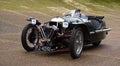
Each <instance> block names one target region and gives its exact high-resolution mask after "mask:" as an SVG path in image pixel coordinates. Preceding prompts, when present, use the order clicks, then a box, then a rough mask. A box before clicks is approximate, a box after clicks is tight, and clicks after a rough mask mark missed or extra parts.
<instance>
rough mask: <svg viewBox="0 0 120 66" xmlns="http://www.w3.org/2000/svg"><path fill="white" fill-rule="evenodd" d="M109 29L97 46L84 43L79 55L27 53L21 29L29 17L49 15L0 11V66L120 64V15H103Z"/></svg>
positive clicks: (96, 65)
mask: <svg viewBox="0 0 120 66" xmlns="http://www.w3.org/2000/svg"><path fill="white" fill-rule="evenodd" d="M103 15H105V17H106V18H105V21H106V23H107V25H108V26H109V27H110V28H112V31H110V32H109V34H108V35H107V37H106V39H104V40H103V41H102V43H101V45H100V46H99V47H96V48H94V47H92V46H86V47H85V48H84V50H83V53H82V55H81V57H80V58H78V59H75V60H73V59H72V58H71V57H70V54H69V52H61V53H52V54H46V53H40V52H39V51H34V52H26V51H25V50H24V49H23V47H22V45H21V32H22V29H23V27H24V26H25V25H26V24H28V23H29V22H26V21H25V19H26V18H28V17H30V16H32V17H36V18H38V19H39V20H40V21H45V20H48V19H50V18H51V16H50V15H46V14H43V13H40V12H30V11H27V12H26V11H19V12H17V11H0V66H120V17H118V16H120V14H116V13H113V14H103Z"/></svg>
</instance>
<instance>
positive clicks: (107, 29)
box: [90, 28, 111, 34]
mask: <svg viewBox="0 0 120 66" xmlns="http://www.w3.org/2000/svg"><path fill="white" fill-rule="evenodd" d="M110 30H111V28H106V29H100V30H96V31H95V32H94V31H91V32H90V34H94V33H98V32H105V31H110Z"/></svg>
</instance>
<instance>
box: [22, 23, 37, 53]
mask: <svg viewBox="0 0 120 66" xmlns="http://www.w3.org/2000/svg"><path fill="white" fill-rule="evenodd" d="M31 28H32V32H30V34H28V31H29V30H30V29H31ZM27 34H28V37H27ZM35 35H36V36H38V35H37V33H35V32H34V31H33V25H32V24H28V25H26V26H25V27H24V29H23V31H22V35H21V42H22V46H23V48H24V49H25V50H26V51H33V50H35V46H34V43H33V42H34V41H35V40H36V39H37V40H36V42H38V37H37V38H36V36H35ZM34 36H35V37H34Z"/></svg>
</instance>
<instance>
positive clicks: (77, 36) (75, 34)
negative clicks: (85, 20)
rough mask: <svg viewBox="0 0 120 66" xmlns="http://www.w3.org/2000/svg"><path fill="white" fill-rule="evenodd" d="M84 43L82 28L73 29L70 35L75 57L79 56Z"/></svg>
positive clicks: (73, 56) (72, 53) (71, 51)
mask: <svg viewBox="0 0 120 66" xmlns="http://www.w3.org/2000/svg"><path fill="white" fill-rule="evenodd" d="M83 44H84V36H83V32H82V29H80V28H77V29H73V30H72V34H71V37H70V53H71V57H72V58H73V59H76V58H79V57H80V55H81V53H82V49H83Z"/></svg>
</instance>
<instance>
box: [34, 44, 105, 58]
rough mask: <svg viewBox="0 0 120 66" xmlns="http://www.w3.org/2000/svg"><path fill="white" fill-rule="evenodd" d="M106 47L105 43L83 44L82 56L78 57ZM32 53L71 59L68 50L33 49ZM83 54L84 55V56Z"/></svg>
mask: <svg viewBox="0 0 120 66" xmlns="http://www.w3.org/2000/svg"><path fill="white" fill-rule="evenodd" d="M104 48H106V44H100V45H99V46H97V47H94V46H92V45H85V46H84V48H83V54H82V55H81V56H82V57H81V58H80V59H84V58H85V57H87V56H86V54H85V53H86V52H88V51H89V52H90V53H91V52H93V51H99V50H102V49H104ZM32 54H35V55H37V56H40V57H41V56H42V57H47V58H48V57H49V58H62V59H68V58H69V59H72V58H70V51H62V52H54V53H44V52H40V51H35V52H33V53H32ZM84 55H85V56H84Z"/></svg>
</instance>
